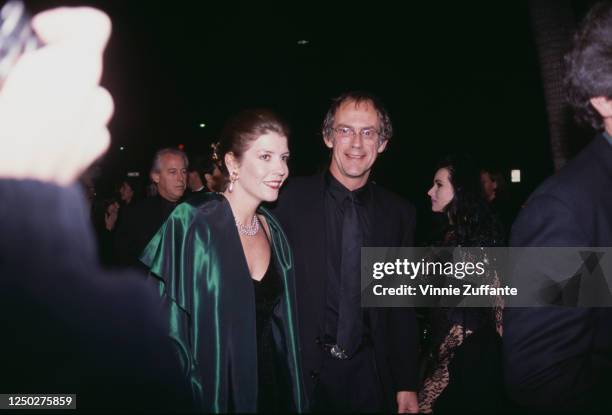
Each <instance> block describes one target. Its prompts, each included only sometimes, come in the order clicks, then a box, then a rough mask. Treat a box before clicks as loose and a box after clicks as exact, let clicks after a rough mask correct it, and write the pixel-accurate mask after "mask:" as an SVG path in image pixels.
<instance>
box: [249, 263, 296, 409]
mask: <svg viewBox="0 0 612 415" xmlns="http://www.w3.org/2000/svg"><path fill="white" fill-rule="evenodd" d="M253 284H254V288H255V310H256V321H257V378H258V379H257V380H258V397H257V412H262V413H265V412H280V411H284V410H287V409H288V407H286V406H285V405H284V404H283V402H284V398H286V395H284V394H283V392H282V387H281V386H282V385H283V382H282V381H281V380H280V378H281V373H280V372H279V365H278V364H277V362H278V359H277V356H276V347H275V346H274V339H273V336H272V318H273V315H274V308H275V307H276V306H277V304H278V303H279V301H280V298H281V294H282V290H283V286H282V282H281V279H280V276H279V275H278V272H277V271H276V268H275V266H274V264H273V263H272V261H270V265H268V270H267V271H266V273H265V275H264V276H263V278H262V279H261V280H260V281H257V280H253Z"/></svg>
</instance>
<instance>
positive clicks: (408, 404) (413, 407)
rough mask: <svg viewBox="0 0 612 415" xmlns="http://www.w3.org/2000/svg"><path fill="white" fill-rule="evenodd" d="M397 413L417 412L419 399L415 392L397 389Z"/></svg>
mask: <svg viewBox="0 0 612 415" xmlns="http://www.w3.org/2000/svg"><path fill="white" fill-rule="evenodd" d="M396 399H397V413H399V414H418V413H419V400H418V398H417V393H416V392H411V391H399V392H398V393H397V397H396Z"/></svg>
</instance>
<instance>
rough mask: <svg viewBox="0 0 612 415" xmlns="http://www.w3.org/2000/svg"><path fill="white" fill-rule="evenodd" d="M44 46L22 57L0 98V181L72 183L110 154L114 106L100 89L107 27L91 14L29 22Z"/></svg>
mask: <svg viewBox="0 0 612 415" xmlns="http://www.w3.org/2000/svg"><path fill="white" fill-rule="evenodd" d="M32 27H33V29H34V31H35V32H36V33H37V35H38V37H39V38H40V39H41V40H42V42H43V43H44V44H45V45H44V46H43V47H41V48H40V49H38V50H35V51H33V52H29V53H26V54H25V55H24V56H22V57H21V58H20V59H19V61H18V62H17V64H16V65H15V66H14V68H13V69H12V70H11V72H10V74H9V76H8V78H7V79H6V82H5V84H4V85H3V87H2V90H0V148H1V149H2V151H0V178H14V179H35V180H41V181H46V182H54V183H58V184H62V185H65V184H69V183H71V182H72V181H74V180H75V179H76V178H77V177H78V176H79V174H80V173H82V172H83V171H84V170H85V169H86V168H87V167H88V166H89V165H90V164H91V163H92V162H93V161H94V160H95V159H96V158H98V157H100V156H101V155H102V154H103V153H104V151H106V149H107V148H108V145H109V142H110V136H109V132H108V130H107V128H106V125H107V123H108V121H109V120H110V118H111V116H112V113H113V101H112V98H111V96H110V94H109V93H108V91H106V90H105V89H103V88H101V87H100V86H99V82H100V77H101V74H102V55H103V52H104V48H105V46H106V43H107V41H108V38H109V35H110V31H111V23H110V19H109V18H108V16H107V15H106V14H104V13H103V12H101V11H99V10H96V9H92V8H85V7H84V8H59V9H53V10H49V11H45V12H43V13H40V14H38V15H36V16H35V17H34V18H33V19H32Z"/></svg>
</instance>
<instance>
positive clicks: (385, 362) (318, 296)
mask: <svg viewBox="0 0 612 415" xmlns="http://www.w3.org/2000/svg"><path fill="white" fill-rule="evenodd" d="M372 191H373V198H372V199H373V200H374V203H375V209H374V210H375V212H376V215H375V217H372V218H369V221H370V223H371V224H373V226H372V229H371V236H370V240H368V241H366V243H365V244H364V246H372V247H385V246H411V245H412V243H413V239H414V225H415V211H414V208H413V207H412V205H410V203H408V202H407V201H405V200H403V199H402V198H400V197H399V196H397V195H395V194H393V193H391V192H389V191H387V190H385V189H383V188H381V187H380V186H377V185H373V186H372ZM324 196H325V178H324V176H323V175H316V176H312V177H302V178H291V179H290V181H289V182H288V183H287V185H286V186H285V187H284V188H283V190H282V191H281V195H280V198H279V200H278V202H277V204H276V206H275V209H274V210H273V213H274V214H275V215H276V216H277V217H278V219H279V220H280V222H281V224H282V225H283V230H284V231H285V233H286V234H287V237H288V239H289V243H290V245H291V249H292V251H293V255H294V259H295V274H296V281H297V285H296V287H297V302H298V323H299V325H298V326H299V331H300V344H301V353H302V361H303V365H302V368H303V369H302V371H303V375H304V383H305V388H306V393H307V395H308V397H309V398H311V396H312V391H313V389H314V385H315V379H316V377H317V376H318V373H319V371H320V368H321V362H322V358H323V355H322V353H323V350H322V348H321V346H320V344H319V343H320V342H321V339H322V337H323V335H324V333H323V328H324V321H323V320H324V314H325V313H324V311H325V307H326V304H325V280H326V273H327V266H326V263H327V262H326V252H325V246H326V243H325V240H326V239H325V238H326V229H325V212H324ZM368 312H369V320H370V326H371V327H370V329H371V335H372V340H373V343H374V350H375V354H376V364H377V367H378V371H379V377H380V382H381V386H382V388H383V391H384V394H385V400H386V402H385V403H386V404H387V407H388V409H389V410H390V411H392V410H394V409H395V407H396V403H395V393H396V392H397V391H400V390H412V391H416V390H417V387H418V385H417V383H418V367H417V366H418V362H417V360H418V350H417V349H418V329H417V322H416V315H415V313H414V310H413V309H406V308H388V309H382V308H379V309H373V308H372V309H369V311H368Z"/></svg>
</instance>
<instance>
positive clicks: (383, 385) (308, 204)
mask: <svg viewBox="0 0 612 415" xmlns="http://www.w3.org/2000/svg"><path fill="white" fill-rule="evenodd" d="M391 136H392V126H391V121H390V119H389V116H388V114H387V111H386V110H385V108H384V107H383V106H382V104H381V103H380V101H379V100H378V99H377V98H375V97H374V96H372V95H371V94H367V93H361V92H351V93H347V94H344V95H342V96H341V97H339V98H337V99H335V100H334V101H333V104H332V106H331V108H330V109H329V111H328V113H327V116H326V118H325V121H324V124H323V138H324V141H325V145H326V146H327V147H328V148H329V149H330V150H331V161H330V165H329V170H328V171H327V172H326V173H324V174H322V175H316V176H313V177H302V178H297V179H295V178H292V179H291V180H289V183H288V184H287V187H286V188H285V189H284V190H283V191H282V192H281V195H280V198H279V201H278V203H277V205H276V207H275V209H274V213H275V214H276V215H277V216H278V218H279V220H280V221H281V224H282V225H283V228H284V229H285V231H286V232H287V236H288V238H289V242H290V243H291V247H292V249H293V252H294V256H295V269H296V279H297V288H298V289H297V295H298V306H299V313H298V315H299V318H300V320H299V323H300V324H299V328H300V341H301V346H302V347H301V352H302V358H303V361H304V382H305V384H306V391H307V394H308V397H309V400H310V405H311V409H312V410H313V411H340V412H379V411H393V412H394V411H400V412H418V407H417V401H416V389H417V381H418V379H417V378H418V364H417V358H418V330H417V326H416V314H415V313H414V310H412V309H408V308H405V309H400V308H398V309H382V308H380V309H378V308H377V309H362V308H361V305H360V275H361V274H360V268H359V261H360V257H359V253H360V248H361V247H362V246H411V245H412V243H413V238H414V225H415V213H414V208H413V207H412V205H411V204H410V203H408V202H407V201H405V200H403V199H402V198H400V197H399V196H397V195H395V194H393V193H391V192H389V191H387V190H385V189H383V188H382V187H380V186H378V185H376V184H374V183H372V182H370V181H369V180H368V179H369V176H370V171H371V169H372V166H373V165H374V162H375V161H376V159H377V157H378V155H379V154H380V153H382V152H383V151H384V149H385V147H386V146H387V143H388V140H389V139H390V138H391Z"/></svg>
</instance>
